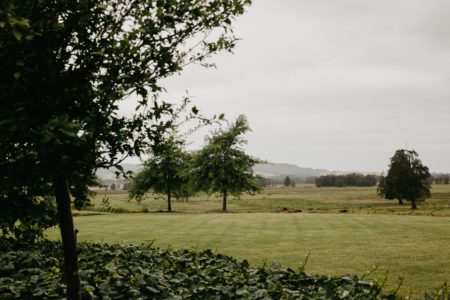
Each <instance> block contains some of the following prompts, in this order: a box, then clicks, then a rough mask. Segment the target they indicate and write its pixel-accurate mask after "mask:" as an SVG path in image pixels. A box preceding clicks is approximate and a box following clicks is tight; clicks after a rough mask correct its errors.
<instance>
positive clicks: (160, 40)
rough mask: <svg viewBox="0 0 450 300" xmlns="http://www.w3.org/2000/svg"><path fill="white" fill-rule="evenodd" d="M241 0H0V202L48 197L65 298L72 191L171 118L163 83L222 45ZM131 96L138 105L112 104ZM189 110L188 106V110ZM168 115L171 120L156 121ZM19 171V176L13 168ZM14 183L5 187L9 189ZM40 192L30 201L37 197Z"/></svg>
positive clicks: (75, 284)
mask: <svg viewBox="0 0 450 300" xmlns="http://www.w3.org/2000/svg"><path fill="white" fill-rule="evenodd" d="M248 4H250V0H233V1H228V0H191V1H150V0H113V1H110V0H108V1H107V0H98V1H88V0H82V1H60V0H55V1H32V2H28V1H10V0H5V1H3V2H2V5H1V6H0V99H1V101H0V120H1V122H0V136H2V140H1V142H0V155H1V167H2V172H3V170H5V171H4V172H3V174H2V177H1V180H2V181H1V183H0V184H1V186H0V187H3V186H7V187H8V189H5V190H4V192H2V193H3V194H2V196H1V198H0V200H3V198H7V199H14V201H19V200H20V199H19V198H18V197H17V196H16V194H15V189H19V190H22V191H26V193H25V194H26V197H27V198H28V200H30V201H37V200H38V199H40V198H39V197H40V196H46V195H48V196H55V198H56V204H57V211H58V220H59V225H60V229H61V236H62V241H63V246H64V255H65V272H66V280H67V282H68V291H67V297H68V299H78V298H79V297H80V296H79V276H78V271H77V269H78V265H77V260H76V239H75V232H74V228H73V221H72V217H71V208H70V203H71V199H70V195H69V190H70V191H71V192H72V195H73V196H75V197H76V200H77V202H78V203H80V202H83V201H84V200H85V199H86V197H87V192H88V188H87V187H88V185H89V183H91V182H93V180H94V177H95V176H94V174H95V169H96V168H98V167H106V168H108V167H113V166H115V167H117V168H118V169H119V170H120V165H119V164H120V162H121V161H123V159H125V158H126V157H127V156H132V155H138V156H139V155H140V154H141V152H142V149H144V148H147V147H148V146H149V145H151V144H154V143H155V142H156V143H157V141H155V139H154V136H155V135H157V133H158V132H161V131H164V130H165V129H166V128H168V127H170V126H171V120H170V115H171V113H172V112H173V108H172V106H171V105H170V104H168V103H166V102H161V101H158V98H157V96H158V94H159V93H160V92H161V91H163V87H162V86H161V85H160V80H161V79H163V78H165V77H168V76H170V75H172V74H174V73H177V72H179V71H181V70H182V69H183V67H184V66H186V65H187V64H190V63H200V64H204V65H208V61H207V59H208V58H209V57H210V56H211V55H212V54H214V53H217V52H219V51H222V50H231V49H232V48H233V46H234V45H235V42H236V38H235V37H234V35H233V32H232V29H231V24H232V21H233V20H234V18H235V17H236V16H237V15H240V14H242V13H243V12H244V8H245V6H246V5H248ZM130 95H132V96H133V97H134V98H135V99H136V107H135V113H134V114H133V115H132V116H125V115H122V114H121V113H120V111H119V110H118V108H119V103H120V101H122V100H124V99H126V98H127V97H129V96H130ZM196 112H197V110H196V109H195V110H193V113H194V114H195V113H196ZM165 116H168V117H167V118H165ZM24 170H27V172H26V175H25V173H19V172H20V171H24ZM9 187H11V188H9ZM37 196H39V197H37Z"/></svg>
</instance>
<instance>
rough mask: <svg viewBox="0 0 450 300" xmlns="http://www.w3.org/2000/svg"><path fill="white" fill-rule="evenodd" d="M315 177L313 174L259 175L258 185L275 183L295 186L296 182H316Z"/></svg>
mask: <svg viewBox="0 0 450 300" xmlns="http://www.w3.org/2000/svg"><path fill="white" fill-rule="evenodd" d="M287 177H289V184H285V183H287V180H286V178H287ZM316 178H317V177H314V176H310V177H297V176H284V177H283V176H277V177H270V178H267V177H260V185H261V187H274V186H277V185H283V186H286V187H288V186H296V185H297V184H298V183H305V184H314V183H315V182H316Z"/></svg>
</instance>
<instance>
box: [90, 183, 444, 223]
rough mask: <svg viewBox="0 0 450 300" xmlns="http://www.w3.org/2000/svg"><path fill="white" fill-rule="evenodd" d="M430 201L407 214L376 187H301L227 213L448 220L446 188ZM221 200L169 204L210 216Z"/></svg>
mask: <svg viewBox="0 0 450 300" xmlns="http://www.w3.org/2000/svg"><path fill="white" fill-rule="evenodd" d="M432 195H433V197H432V198H431V199H427V201H425V202H422V203H419V204H418V206H419V209H418V210H417V211H411V209H410V205H409V204H408V203H405V205H403V206H399V205H397V202H396V201H395V200H385V199H382V198H380V197H379V196H378V195H377V194H376V187H367V188H354V187H347V188H316V187H315V186H314V185H301V186H299V187H296V188H269V189H264V190H263V191H262V192H261V193H259V194H256V195H248V194H244V195H242V196H241V197H240V198H239V199H237V198H233V197H230V199H229V200H228V209H229V212H235V213H242V212H247V213H254V212H280V211H281V210H282V209H283V208H287V209H288V210H289V211H295V210H302V212H306V213H315V212H320V213H338V212H339V211H340V210H342V209H346V210H347V211H348V212H350V213H370V214H373V213H375V214H401V215H405V214H407V215H411V214H414V215H430V216H449V217H450V185H434V186H433V188H432ZM103 199H108V203H109V206H110V207H111V208H114V209H119V210H120V211H122V212H160V211H165V210H166V209H167V201H166V198H165V197H163V196H155V195H153V194H147V195H146V196H145V197H144V199H143V200H142V201H141V202H140V203H138V202H137V201H136V200H131V201H130V200H129V199H128V195H127V194H126V192H124V191H112V192H111V191H108V192H107V193H105V192H104V191H102V190H100V191H98V193H97V196H96V197H95V198H94V199H93V200H92V204H93V207H91V208H90V210H93V211H106V207H105V205H103V204H102V200H103ZM221 201H222V199H221V198H220V197H219V196H218V195H200V196H196V197H193V198H191V199H190V200H189V202H176V201H175V200H173V201H172V208H173V210H174V211H175V212H181V213H212V212H220V211H221V208H222V204H221Z"/></svg>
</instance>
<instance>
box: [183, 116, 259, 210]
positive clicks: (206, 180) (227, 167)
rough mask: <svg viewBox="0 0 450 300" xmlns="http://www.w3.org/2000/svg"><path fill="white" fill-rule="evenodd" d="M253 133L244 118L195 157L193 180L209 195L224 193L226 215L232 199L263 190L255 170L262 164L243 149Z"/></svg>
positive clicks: (240, 117)
mask: <svg viewBox="0 0 450 300" xmlns="http://www.w3.org/2000/svg"><path fill="white" fill-rule="evenodd" d="M249 130H250V127H249V126H248V122H247V119H246V118H245V116H243V115H241V116H239V117H238V118H237V120H236V122H235V123H234V124H232V125H231V126H230V127H229V128H228V129H227V130H220V131H218V132H216V133H215V134H213V135H212V136H210V137H208V139H207V144H206V146H205V147H204V148H203V149H201V150H200V151H199V152H198V153H196V154H195V157H194V165H193V170H192V174H191V176H192V178H193V180H194V181H195V185H196V186H197V188H198V189H200V190H204V191H207V192H209V193H216V192H217V193H220V194H221V195H222V199H223V205H222V210H223V211H226V210H227V197H228V195H235V196H238V195H240V194H241V193H243V192H256V191H259V190H260V184H259V182H258V180H257V178H256V177H254V176H253V170H252V167H253V166H254V165H255V164H256V163H258V162H259V160H258V159H256V158H253V157H251V156H249V155H247V154H246V153H245V152H244V150H243V149H242V148H241V147H240V146H242V145H243V144H245V143H246V141H245V140H244V139H242V137H241V136H242V135H243V134H244V133H246V132H247V131H249Z"/></svg>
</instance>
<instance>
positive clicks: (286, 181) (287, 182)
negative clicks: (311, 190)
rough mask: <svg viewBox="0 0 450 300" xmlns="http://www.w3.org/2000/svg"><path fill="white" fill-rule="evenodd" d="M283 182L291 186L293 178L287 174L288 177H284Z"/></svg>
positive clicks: (286, 185)
mask: <svg viewBox="0 0 450 300" xmlns="http://www.w3.org/2000/svg"><path fill="white" fill-rule="evenodd" d="M283 184H284V186H285V187H289V186H291V179H290V178H289V176H286V177H285V178H284V182H283Z"/></svg>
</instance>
